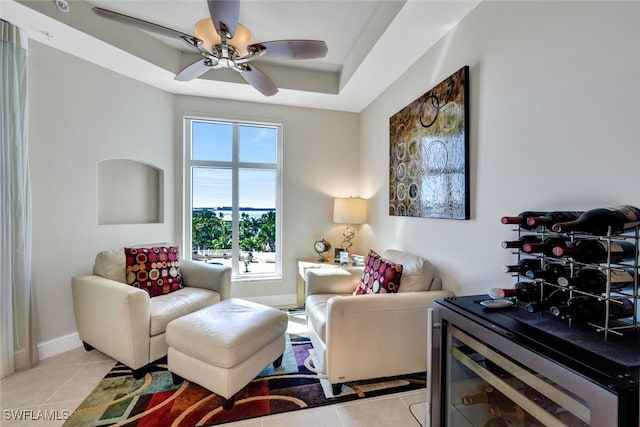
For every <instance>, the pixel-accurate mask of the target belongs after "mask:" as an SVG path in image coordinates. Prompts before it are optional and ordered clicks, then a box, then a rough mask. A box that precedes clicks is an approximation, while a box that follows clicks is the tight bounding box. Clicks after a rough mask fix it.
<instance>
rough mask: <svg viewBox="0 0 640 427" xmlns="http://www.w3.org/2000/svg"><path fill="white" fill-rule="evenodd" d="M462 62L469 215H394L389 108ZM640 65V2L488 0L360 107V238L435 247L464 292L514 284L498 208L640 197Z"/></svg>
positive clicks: (448, 281) (448, 280)
mask: <svg viewBox="0 0 640 427" xmlns="http://www.w3.org/2000/svg"><path fill="white" fill-rule="evenodd" d="M463 65H469V66H470V98H471V104H470V105H471V129H470V179H471V220H470V221H456V220H442V219H424V218H406V217H391V216H389V215H388V201H389V196H388V166H389V160H388V147H389V117H390V116H392V115H393V114H394V113H396V112H397V111H398V110H400V109H401V108H403V107H404V106H405V105H407V104H408V103H410V102H412V101H413V100H414V99H415V98H417V97H418V96H420V95H422V94H423V93H424V92H426V91H427V90H429V89H430V88H432V87H433V86H435V85H436V84H438V83H439V82H440V81H442V80H443V79H444V78H446V77H447V76H449V75H450V74H451V73H453V72H455V71H457V70H458V69H459V68H460V67H462V66H463ZM638 76H640V3H638V2H573V1H569V2H537V1H534V2H498V1H485V2H482V3H481V4H480V5H479V6H478V7H477V8H476V9H474V10H473V11H472V12H471V13H470V14H469V15H468V16H467V17H466V18H465V19H464V20H463V21H462V22H461V23H460V24H459V25H458V26H457V27H456V28H455V29H454V30H453V31H452V32H451V33H450V34H449V35H448V36H447V37H445V38H444V39H443V40H442V41H441V42H440V43H439V44H438V45H437V46H436V47H434V48H433V49H431V50H430V51H429V52H427V54H426V55H424V56H423V57H422V58H421V59H420V60H418V61H417V62H416V63H415V64H414V65H413V66H412V67H411V68H410V69H408V70H407V71H406V73H405V74H404V75H403V76H402V77H401V78H400V79H399V80H398V81H396V82H395V83H394V84H393V85H392V86H391V87H389V88H388V89H387V90H386V91H385V92H384V93H383V94H382V95H381V96H380V97H379V98H378V99H376V100H375V101H374V102H373V103H372V104H371V105H370V106H368V107H367V108H366V110H364V111H363V112H362V113H361V120H360V151H361V159H362V164H361V180H362V187H361V189H362V195H363V196H364V197H372V203H371V217H372V218H371V221H370V228H367V229H366V233H364V234H365V235H364V236H363V237H364V238H365V243H364V245H365V246H370V247H373V248H377V249H380V250H382V249H384V248H386V247H396V248H401V249H404V250H408V251H412V252H415V253H419V254H421V255H423V256H426V257H428V258H430V259H431V260H433V262H434V263H435V264H436V266H438V267H439V268H440V270H441V271H442V273H443V275H444V285H445V287H446V288H449V289H451V290H453V291H454V292H455V293H457V294H459V295H463V294H478V293H486V291H487V289H488V288H490V287H494V286H511V285H513V283H514V281H513V279H512V278H510V277H509V276H508V275H506V274H505V273H503V272H502V266H503V265H505V264H510V263H512V262H513V261H514V256H512V255H510V254H509V252H508V251H506V250H504V249H502V247H501V246H500V242H501V241H502V240H505V239H512V238H513V237H514V233H513V232H512V231H511V228H510V227H508V226H504V225H502V224H500V223H499V219H500V217H501V216H503V215H510V214H516V213H518V212H520V211H523V210H529V209H534V210H565V209H567V210H583V209H589V208H594V207H601V206H612V205H617V204H633V205H636V206H640V191H639V190H638V188H639V183H640V167H639V166H638V157H639V154H640V147H639V146H638V135H640V109H639V108H638V99H640V80H639V79H638Z"/></svg>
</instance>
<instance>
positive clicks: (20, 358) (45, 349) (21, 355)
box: [13, 332, 82, 371]
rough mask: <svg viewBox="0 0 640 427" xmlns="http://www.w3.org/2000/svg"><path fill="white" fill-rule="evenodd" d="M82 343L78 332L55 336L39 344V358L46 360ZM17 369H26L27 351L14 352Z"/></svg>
mask: <svg viewBox="0 0 640 427" xmlns="http://www.w3.org/2000/svg"><path fill="white" fill-rule="evenodd" d="M81 345H82V341H81V340H80V337H79V336H78V333H77V332H74V333H72V334H68V335H65V336H62V337H58V338H54V339H52V340H49V341H45V342H42V343H40V344H38V359H39V360H44V359H48V358H49V357H53V356H57V355H58V354H62V353H64V352H67V351H69V350H73V349H74V348H78V347H80V346H81ZM13 357H14V365H15V370H16V371H17V370H19V369H24V368H26V367H27V366H28V365H29V364H28V363H27V352H26V351H25V350H18V351H16V352H14V353H13Z"/></svg>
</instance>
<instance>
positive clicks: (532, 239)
mask: <svg viewBox="0 0 640 427" xmlns="http://www.w3.org/2000/svg"><path fill="white" fill-rule="evenodd" d="M540 242H542V240H540V237H538V236H536V235H535V234H526V235H524V236H521V237H520V238H519V239H518V240H505V241H504V242H502V247H503V248H505V249H509V248H516V249H522V246H523V245H525V244H527V243H540Z"/></svg>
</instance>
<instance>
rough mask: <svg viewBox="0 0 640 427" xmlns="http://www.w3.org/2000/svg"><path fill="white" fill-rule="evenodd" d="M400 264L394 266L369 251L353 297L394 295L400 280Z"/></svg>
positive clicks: (372, 251) (392, 263)
mask: <svg viewBox="0 0 640 427" xmlns="http://www.w3.org/2000/svg"><path fill="white" fill-rule="evenodd" d="M402 269H403V267H402V264H396V263H394V262H391V261H389V260H387V259H385V258H383V257H381V256H380V255H379V254H378V253H376V252H375V251H374V250H370V251H369V253H368V254H367V259H366V261H365V263H364V272H363V273H362V279H361V280H360V283H359V284H358V287H357V288H356V290H355V291H354V292H353V295H365V294H385V293H396V292H398V287H399V286H400V283H401V282H400V280H401V278H402Z"/></svg>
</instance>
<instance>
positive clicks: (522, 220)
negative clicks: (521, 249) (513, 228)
mask: <svg viewBox="0 0 640 427" xmlns="http://www.w3.org/2000/svg"><path fill="white" fill-rule="evenodd" d="M546 214H547V212H543V211H524V212H520V213H519V214H518V215H517V216H503V217H502V218H500V222H501V223H503V224H517V225H519V226H520V227H522V228H524V229H525V230H533V229H534V228H537V225H536V226H533V227H532V226H530V225H528V224H527V219H528V218H529V217H532V216H543V215H546Z"/></svg>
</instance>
